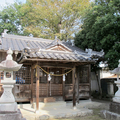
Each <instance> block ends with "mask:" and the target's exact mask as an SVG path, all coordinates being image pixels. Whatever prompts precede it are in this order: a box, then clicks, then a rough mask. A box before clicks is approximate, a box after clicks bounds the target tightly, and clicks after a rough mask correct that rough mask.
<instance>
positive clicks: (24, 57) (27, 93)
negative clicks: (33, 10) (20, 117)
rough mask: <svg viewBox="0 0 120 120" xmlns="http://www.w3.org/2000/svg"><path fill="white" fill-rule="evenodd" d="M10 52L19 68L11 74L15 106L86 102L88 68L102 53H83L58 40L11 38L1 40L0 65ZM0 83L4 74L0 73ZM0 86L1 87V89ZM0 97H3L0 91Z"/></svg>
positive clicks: (6, 35) (89, 50)
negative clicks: (11, 51)
mask: <svg viewBox="0 0 120 120" xmlns="http://www.w3.org/2000/svg"><path fill="white" fill-rule="evenodd" d="M9 48H11V49H12V50H13V52H14V53H13V58H14V60H15V61H17V62H18V63H20V64H23V66H22V68H21V69H20V70H19V71H17V72H15V73H14V79H15V80H16V84H15V88H14V90H13V93H14V95H15V99H16V101H17V102H26V101H29V102H31V103H33V102H36V107H37V109H38V108H39V101H42V102H54V101H57V100H68V99H71V100H72V99H73V106H75V104H76V100H79V99H83V98H84V99H89V97H90V72H91V71H90V70H91V68H90V65H91V63H94V62H95V60H96V58H97V59H98V58H100V57H102V56H103V55H104V52H102V51H101V52H96V51H92V50H91V49H86V51H84V50H81V49H80V48H78V47H76V46H74V45H73V44H71V43H70V42H62V41H60V40H59V39H57V38H56V39H55V40H49V39H42V38H34V37H26V36H18V35H10V34H7V33H6V32H4V33H3V34H2V36H1V45H0V62H1V61H3V60H5V58H6V51H7V50H8V49H9ZM0 75H1V77H0V79H1V80H2V79H3V72H1V73H0ZM1 86H2V85H1ZM0 93H1V94H2V88H1V91H0Z"/></svg>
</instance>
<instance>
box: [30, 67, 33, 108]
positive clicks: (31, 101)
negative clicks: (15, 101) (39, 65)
mask: <svg viewBox="0 0 120 120" xmlns="http://www.w3.org/2000/svg"><path fill="white" fill-rule="evenodd" d="M33 73H34V69H33V68H32V66H31V100H30V103H31V105H32V107H33V76H34V74H33Z"/></svg>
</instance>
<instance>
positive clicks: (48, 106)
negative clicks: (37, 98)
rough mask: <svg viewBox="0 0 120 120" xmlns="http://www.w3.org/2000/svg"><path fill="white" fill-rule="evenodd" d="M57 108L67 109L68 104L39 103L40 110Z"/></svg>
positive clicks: (56, 102) (34, 105)
mask: <svg viewBox="0 0 120 120" xmlns="http://www.w3.org/2000/svg"><path fill="white" fill-rule="evenodd" d="M55 107H66V102H64V101H55V102H49V103H43V102H39V108H40V109H47V108H55ZM33 108H34V109H35V108H36V103H34V104H33Z"/></svg>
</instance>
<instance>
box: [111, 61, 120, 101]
mask: <svg viewBox="0 0 120 120" xmlns="http://www.w3.org/2000/svg"><path fill="white" fill-rule="evenodd" d="M110 72H111V73H112V74H116V75H117V81H115V84H116V86H117V87H118V91H117V92H116V93H115V96H114V97H113V102H117V103H120V79H119V75H120V60H119V65H118V67H117V68H115V69H114V70H112V71H110Z"/></svg>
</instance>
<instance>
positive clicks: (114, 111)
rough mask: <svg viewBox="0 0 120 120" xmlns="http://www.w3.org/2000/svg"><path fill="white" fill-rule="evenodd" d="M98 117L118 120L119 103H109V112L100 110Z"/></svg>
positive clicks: (119, 118) (119, 117)
mask: <svg viewBox="0 0 120 120" xmlns="http://www.w3.org/2000/svg"><path fill="white" fill-rule="evenodd" d="M100 116H101V117H102V118H104V119H108V120H120V103H117V102H111V103H110V106H109V110H102V111H101V114H100Z"/></svg>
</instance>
